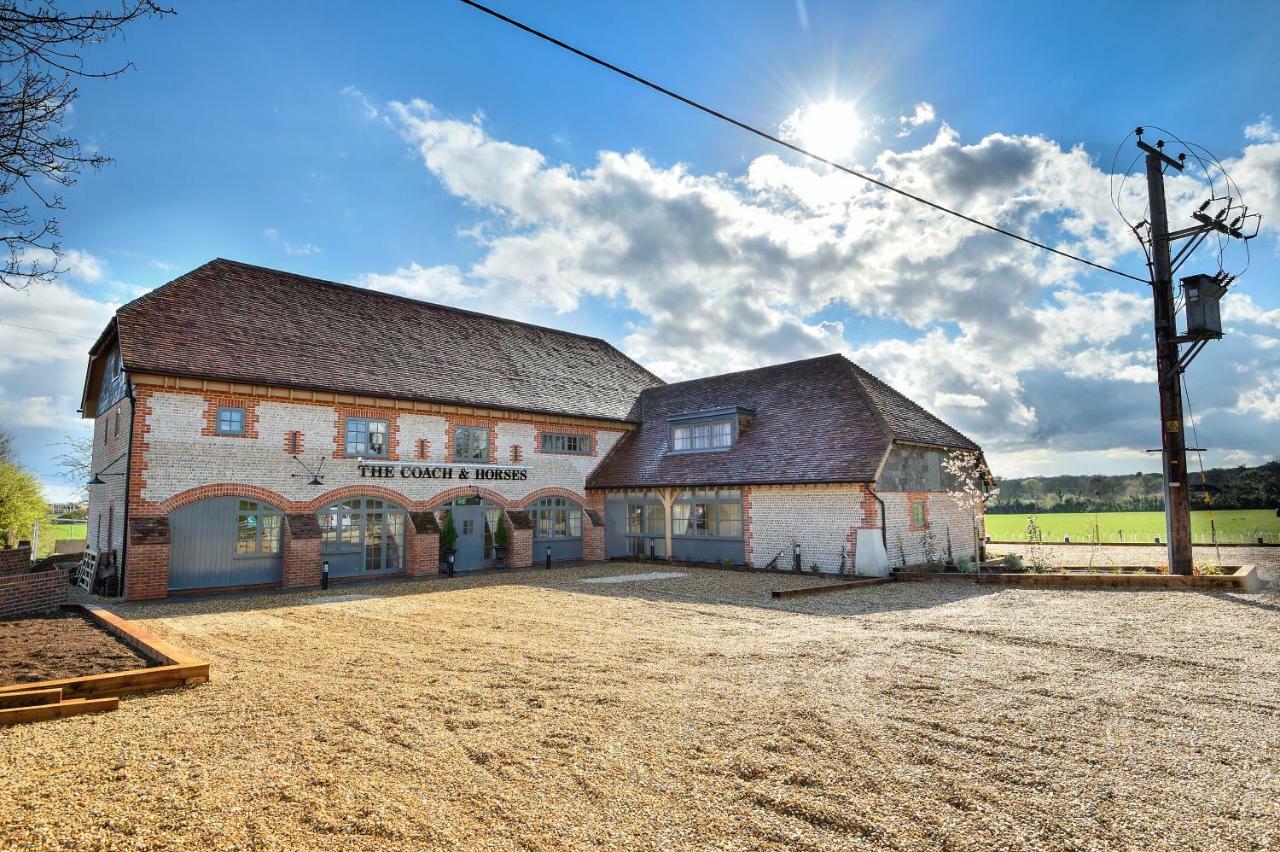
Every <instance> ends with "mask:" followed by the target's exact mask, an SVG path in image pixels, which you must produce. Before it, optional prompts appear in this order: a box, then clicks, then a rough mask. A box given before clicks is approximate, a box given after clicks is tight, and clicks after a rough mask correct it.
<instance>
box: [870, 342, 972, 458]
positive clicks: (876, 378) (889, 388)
mask: <svg viewBox="0 0 1280 852" xmlns="http://www.w3.org/2000/svg"><path fill="white" fill-rule="evenodd" d="M845 360H846V361H848V363H849V366H850V367H852V368H853V369H854V370H855V371H856V375H857V377H858V381H859V384H860V385H862V386H863V388H864V389H865V386H866V383H867V381H868V380H869V381H870V382H872V383H873V384H875V385H878V386H879V387H882V388H884V389H885V390H887V391H888V392H889V393H891V394H893V395H894V396H897V397H898V398H900V399H902V400H903V401H904V402H906V403H907V404H908V405H910V406H911V407H912V408H914V409H916V412H917V413H919V414H921V415H924V416H925V417H927V418H929V419H930V420H932V421H933V422H934V423H936V424H937V425H939V426H941V427H943V428H944V429H946V430H948V431H950V432H953V433H955V434H956V435H959V436H960V437H961V438H963V439H964V440H966V441H968V442H969V443H970V444H973V446H975V447H980V446H981V445H980V444H979V443H978V442H977V441H975V440H973V439H972V438H970V437H969V436H968V435H966V434H965V433H963V432H961V431H960V430H959V429H957V428H956V427H954V426H952V425H951V424H950V423H948V422H947V421H945V420H943V419H942V418H941V417H939V416H938V415H936V414H934V413H933V412H932V411H930V410H929V409H927V408H925V407H924V406H923V405H921V404H920V403H918V402H916V401H915V400H914V399H912V398H911V397H909V396H907V395H906V394H905V393H903V392H902V391H900V390H898V389H897V388H895V387H894V386H893V385H891V384H889V383H888V382H886V381H885V380H884V379H882V378H880V377H879V376H877V375H875V374H874V373H872V372H870V371H869V370H867V369H865V368H863V367H862V366H860V365H859V364H857V363H856V362H855V361H853V360H851V359H848V358H846V359H845ZM872 408H873V409H875V410H876V412H877V413H878V414H881V415H883V412H880V410H879V408H880V407H879V406H878V405H876V404H875V403H874V402H873V403H872ZM884 421H885V425H886V428H887V429H888V432H889V436H890V438H891V439H892V440H899V438H898V434H897V430H895V429H893V428H892V427H891V426H889V425H888V418H887V417H885V418H884Z"/></svg>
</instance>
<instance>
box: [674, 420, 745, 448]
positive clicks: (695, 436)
mask: <svg viewBox="0 0 1280 852" xmlns="http://www.w3.org/2000/svg"><path fill="white" fill-rule="evenodd" d="M732 443H733V423H732V421H729V420H714V421H712V422H709V423H690V424H687V425H680V426H673V427H671V450H672V451H673V452H677V453H688V452H695V451H697V450H720V449H724V448H725V447H728V446H729V445H730V444H732Z"/></svg>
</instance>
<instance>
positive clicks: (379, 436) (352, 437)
mask: <svg viewBox="0 0 1280 852" xmlns="http://www.w3.org/2000/svg"><path fill="white" fill-rule="evenodd" d="M387 432H388V430H387V421H385V420H368V419H366V418H363V417H348V418H347V455H348V456H351V457H353V458H354V457H360V458H372V459H385V458H386V457H387Z"/></svg>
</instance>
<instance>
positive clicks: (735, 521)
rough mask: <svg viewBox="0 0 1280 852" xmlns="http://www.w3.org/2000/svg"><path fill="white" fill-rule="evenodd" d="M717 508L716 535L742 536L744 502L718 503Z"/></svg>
mask: <svg viewBox="0 0 1280 852" xmlns="http://www.w3.org/2000/svg"><path fill="white" fill-rule="evenodd" d="M712 508H714V509H715V510H716V535H718V536H720V537H721V538H741V537H742V504H741V503H718V504H716V505H715V506H713V507H712Z"/></svg>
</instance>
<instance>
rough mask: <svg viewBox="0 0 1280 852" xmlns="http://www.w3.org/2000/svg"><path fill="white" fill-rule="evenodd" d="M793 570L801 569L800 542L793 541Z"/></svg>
mask: <svg viewBox="0 0 1280 852" xmlns="http://www.w3.org/2000/svg"><path fill="white" fill-rule="evenodd" d="M791 570H793V571H799V570H800V542H798V541H795V542H792V543H791Z"/></svg>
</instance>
